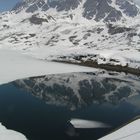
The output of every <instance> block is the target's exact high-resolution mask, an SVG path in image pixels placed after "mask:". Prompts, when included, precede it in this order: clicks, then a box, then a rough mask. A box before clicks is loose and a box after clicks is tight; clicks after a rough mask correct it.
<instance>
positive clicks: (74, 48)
mask: <svg viewBox="0 0 140 140" xmlns="http://www.w3.org/2000/svg"><path fill="white" fill-rule="evenodd" d="M75 13H78V9H77V11H72V13H71V12H70V11H69V12H60V13H58V12H57V11H55V10H54V9H49V10H48V11H45V12H43V11H36V12H34V13H26V12H25V11H24V10H22V11H21V12H20V13H18V14H16V13H14V12H7V13H3V14H1V16H0V18H1V19H0V33H1V35H0V48H5V49H6V48H8V49H9V48H10V49H14V50H21V51H22V53H25V54H29V55H31V56H33V57H36V58H39V59H47V60H67V61H73V62H78V61H87V60H88V59H90V60H91V61H95V62H98V64H111V65H121V66H128V67H131V68H136V69H139V68H140V25H139V23H140V16H139V15H138V16H136V17H134V18H127V19H125V20H124V21H118V22H115V23H110V24H109V23H108V24H107V23H103V22H102V21H100V22H95V21H94V20H87V19H84V18H83V17H80V16H79V15H77V14H76V15H75ZM70 14H73V19H71V18H70V16H69V15H70ZM32 19H34V20H37V21H38V20H41V21H42V20H43V21H44V20H45V21H44V22H42V23H39V24H36V23H34V22H32ZM134 20H135V22H133V21H134ZM41 21H40V22H41ZM111 24H113V25H111ZM77 56H84V58H81V59H80V60H77V59H76V57H77ZM89 56H90V57H89Z"/></svg>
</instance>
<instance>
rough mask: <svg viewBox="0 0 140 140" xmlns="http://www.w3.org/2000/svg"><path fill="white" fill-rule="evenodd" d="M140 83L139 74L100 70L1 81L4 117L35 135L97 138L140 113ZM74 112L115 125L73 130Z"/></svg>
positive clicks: (0, 116) (33, 138)
mask: <svg viewBox="0 0 140 140" xmlns="http://www.w3.org/2000/svg"><path fill="white" fill-rule="evenodd" d="M117 77H119V74H118V75H117ZM139 85H140V83H139V79H138V78H136V77H133V76H131V77H129V76H128V77H127V78H126V77H125V80H124V79H121V78H116V77H113V76H111V77H110V76H102V75H101V74H99V75H96V74H95V73H71V74H64V75H50V76H42V77H34V78H27V79H23V80H18V81H15V82H12V83H9V84H5V85H1V86H0V122H2V123H3V125H5V126H6V127H7V128H8V129H13V130H16V131H19V132H21V133H23V134H24V135H25V136H26V137H27V138H28V139H29V140H57V139H60V140H96V139H98V138H100V137H102V136H104V135H105V134H107V133H109V132H111V131H113V130H114V129H115V128H117V127H119V126H121V125H123V124H124V123H126V122H127V121H130V120H131V119H133V118H134V117H136V116H138V115H140V86H139ZM72 118H79V119H86V120H93V121H100V122H103V123H106V124H109V125H110V126H111V128H104V129H101V128H100V129H76V130H73V129H74V128H72V129H71V125H70V124H69V123H68V122H69V120H71V119H72ZM69 131H71V132H69ZM69 133H72V136H69V135H68V134H69Z"/></svg>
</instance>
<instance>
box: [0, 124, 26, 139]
mask: <svg viewBox="0 0 140 140" xmlns="http://www.w3.org/2000/svg"><path fill="white" fill-rule="evenodd" d="M0 140H27V139H26V137H25V136H24V135H23V134H21V133H19V132H16V131H13V130H9V129H7V128H6V127H4V126H3V125H2V124H1V123H0Z"/></svg>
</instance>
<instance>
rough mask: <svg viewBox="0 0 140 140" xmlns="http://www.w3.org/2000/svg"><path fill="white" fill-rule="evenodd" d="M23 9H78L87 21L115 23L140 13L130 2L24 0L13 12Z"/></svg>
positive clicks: (127, 0)
mask: <svg viewBox="0 0 140 140" xmlns="http://www.w3.org/2000/svg"><path fill="white" fill-rule="evenodd" d="M78 7H80V8H81V9H79V8H78ZM23 9H24V10H25V11H26V12H27V13H34V12H36V11H38V10H40V11H46V12H47V11H48V10H49V9H54V10H56V11H57V12H62V11H65V12H71V11H74V10H76V9H78V11H76V12H80V13H81V16H82V17H84V18H86V19H89V20H91V19H94V20H95V21H101V20H104V21H114V22H115V21H118V20H121V18H122V17H124V15H125V16H126V17H135V16H137V15H138V13H139V8H138V7H137V6H136V5H135V4H134V3H133V2H132V1H129V0H123V1H122V0H23V1H22V2H19V3H18V4H17V5H16V6H15V7H14V8H13V9H12V10H13V11H16V12H20V11H22V10H23ZM72 13H73V12H72ZM74 14H75V13H74Z"/></svg>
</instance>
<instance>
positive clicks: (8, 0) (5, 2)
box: [0, 0, 22, 12]
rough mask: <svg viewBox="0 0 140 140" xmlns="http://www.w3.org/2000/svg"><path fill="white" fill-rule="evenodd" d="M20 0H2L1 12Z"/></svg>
mask: <svg viewBox="0 0 140 140" xmlns="http://www.w3.org/2000/svg"><path fill="white" fill-rule="evenodd" d="M19 1H22V0H0V12H2V11H7V10H10V9H12V8H13V7H14V6H15V4H16V3H17V2H19Z"/></svg>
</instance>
